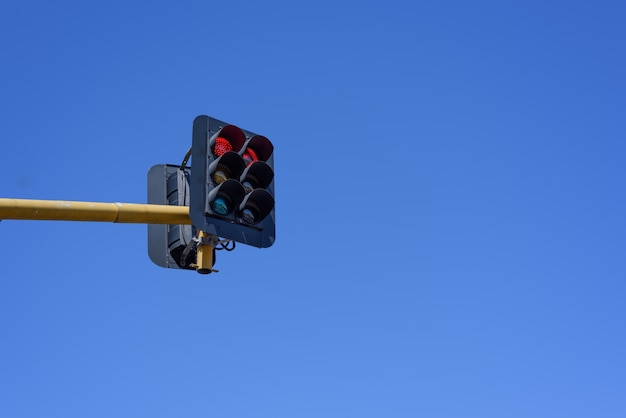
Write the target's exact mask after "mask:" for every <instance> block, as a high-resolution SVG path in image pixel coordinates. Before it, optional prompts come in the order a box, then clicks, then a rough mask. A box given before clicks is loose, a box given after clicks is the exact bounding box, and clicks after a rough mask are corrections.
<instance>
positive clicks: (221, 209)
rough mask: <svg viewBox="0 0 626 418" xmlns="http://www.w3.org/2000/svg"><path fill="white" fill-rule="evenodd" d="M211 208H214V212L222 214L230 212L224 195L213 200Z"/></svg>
mask: <svg viewBox="0 0 626 418" xmlns="http://www.w3.org/2000/svg"><path fill="white" fill-rule="evenodd" d="M211 209H213V212H215V213H217V214H218V215H222V216H226V215H228V212H230V207H229V204H228V202H227V201H226V199H224V198H222V197H218V198H217V199H215V200H214V201H213V202H211Z"/></svg>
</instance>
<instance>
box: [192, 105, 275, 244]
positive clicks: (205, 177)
mask: <svg viewBox="0 0 626 418" xmlns="http://www.w3.org/2000/svg"><path fill="white" fill-rule="evenodd" d="M191 158H192V159H191V175H190V179H189V182H190V190H191V194H190V203H189V217H190V218H191V222H192V224H193V226H194V227H195V228H197V229H198V230H201V231H204V232H206V233H208V234H211V235H214V236H218V237H222V238H225V239H228V240H232V241H237V242H240V243H243V244H247V245H251V246H254V247H259V248H261V247H269V246H271V245H272V244H274V240H275V235H276V232H275V230H276V227H275V222H276V221H275V210H274V205H275V202H274V146H273V145H272V143H271V142H270V140H269V139H267V138H266V137H264V136H262V135H257V134H255V133H253V132H250V131H246V130H243V129H240V128H238V127H237V126H235V125H231V124H228V123H225V122H222V121H220V120H217V119H214V118H211V117H209V116H198V117H197V118H196V119H195V120H194V121H193V132H192V157H191Z"/></svg>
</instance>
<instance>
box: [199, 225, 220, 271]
mask: <svg viewBox="0 0 626 418" xmlns="http://www.w3.org/2000/svg"><path fill="white" fill-rule="evenodd" d="M199 236H200V243H199V244H198V251H197V254H196V271H197V272H198V273H200V274H209V273H211V272H213V271H217V270H213V248H214V246H213V245H212V244H210V243H209V242H210V240H207V239H205V238H209V237H210V235H209V234H207V233H206V232H204V231H200V232H199Z"/></svg>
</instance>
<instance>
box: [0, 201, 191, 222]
mask: <svg viewBox="0 0 626 418" xmlns="http://www.w3.org/2000/svg"><path fill="white" fill-rule="evenodd" d="M0 219H22V220H41V221H43V220H46V221H90V222H118V223H140V224H169V225H191V219H189V207H187V206H168V205H148V204H136V203H100V202H76V201H63V200H30V199H4V198H0Z"/></svg>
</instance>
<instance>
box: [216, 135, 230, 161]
mask: <svg viewBox="0 0 626 418" xmlns="http://www.w3.org/2000/svg"><path fill="white" fill-rule="evenodd" d="M232 150H233V146H232V145H231V144H230V142H228V140H227V139H225V138H222V137H221V136H219V137H217V138H216V139H215V145H214V146H213V154H215V155H216V156H218V157H220V156H222V155H223V154H226V153H227V152H228V151H232Z"/></svg>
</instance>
